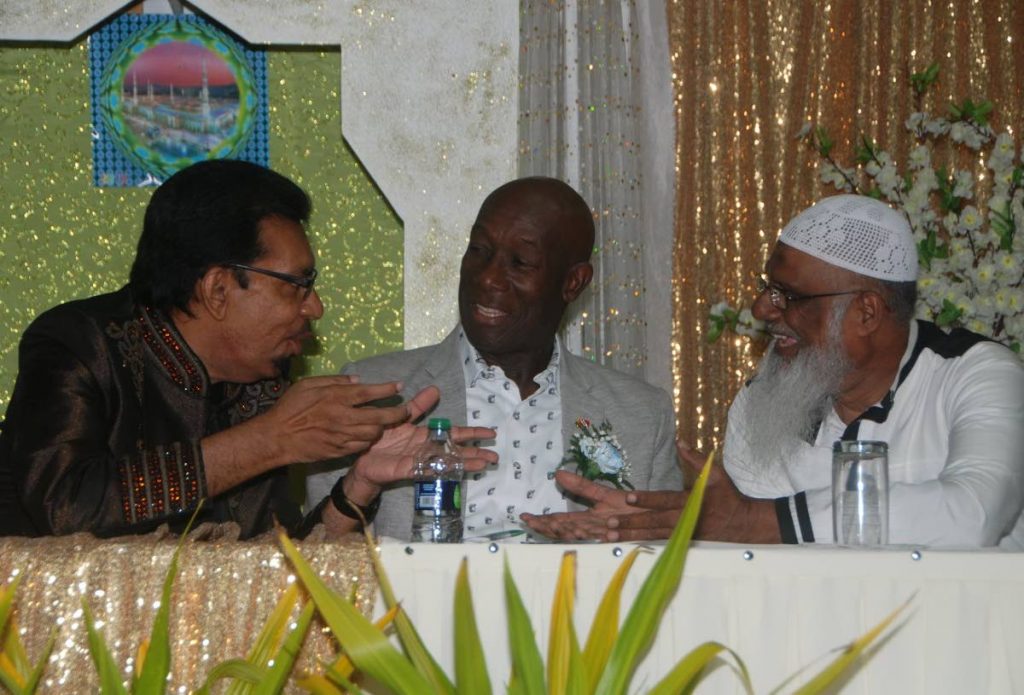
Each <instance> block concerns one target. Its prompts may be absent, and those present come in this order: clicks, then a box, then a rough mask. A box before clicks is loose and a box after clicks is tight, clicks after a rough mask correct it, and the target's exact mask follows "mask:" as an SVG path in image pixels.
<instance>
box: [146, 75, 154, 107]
mask: <svg viewBox="0 0 1024 695" xmlns="http://www.w3.org/2000/svg"><path fill="white" fill-rule="evenodd" d="M146 97H148V98H149V102H150V103H153V83H152V82H150V81H149V80H146Z"/></svg>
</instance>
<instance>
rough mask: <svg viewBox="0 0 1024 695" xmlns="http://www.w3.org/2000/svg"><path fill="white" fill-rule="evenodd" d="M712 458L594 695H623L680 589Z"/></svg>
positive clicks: (631, 611)
mask: <svg viewBox="0 0 1024 695" xmlns="http://www.w3.org/2000/svg"><path fill="white" fill-rule="evenodd" d="M714 455H715V452H714V451H712V452H711V453H710V454H708V458H707V461H706V462H705V463H704V469H703V470H702V471H701V474H700V476H698V478H697V481H696V482H695V483H694V485H693V489H692V490H691V491H690V496H689V498H688V499H687V500H686V507H685V508H684V509H683V513H682V514H681V515H680V517H679V521H678V523H677V524H676V528H675V530H673V531H672V536H671V537H670V538H669V540H668V543H667V544H666V545H665V547H664V549H663V550H662V552H661V556H660V557H659V558H658V560H657V561H656V562H655V563H654V566H653V567H652V568H651V571H650V573H649V574H648V575H647V579H645V580H644V583H643V585H642V586H641V587H640V591H639V592H638V593H637V595H636V598H635V599H634V600H633V605H632V606H631V607H630V609H629V613H628V614H627V615H626V620H625V622H624V623H623V625H622V629H621V630H620V631H619V638H618V639H617V640H616V641H615V646H614V647H613V648H612V653H611V655H610V656H609V657H608V665H607V667H605V670H604V673H603V674H602V675H601V679H600V681H599V682H598V685H597V691H596V692H597V693H599V694H600V695H618V694H619V693H624V692H626V688H627V686H628V685H629V680H630V678H631V677H632V675H633V670H634V669H635V668H636V664H637V660H638V657H639V655H640V654H641V653H642V652H643V651H644V650H646V649H647V647H648V646H649V645H650V643H651V640H653V639H654V633H655V631H656V630H657V628H658V623H659V622H660V621H661V617H662V614H663V613H664V612H665V607H666V606H667V605H668V602H669V599H671V598H672V595H673V594H674V593H675V592H676V589H678V587H679V582H680V580H681V579H682V576H683V567H684V566H685V564H686V553H687V550H689V546H690V539H691V538H693V531H694V529H695V528H696V527H697V518H698V516H699V515H700V506H701V502H702V501H703V499H704V488H705V487H706V486H707V481H708V475H709V474H710V472H711V462H712V459H713V457H714Z"/></svg>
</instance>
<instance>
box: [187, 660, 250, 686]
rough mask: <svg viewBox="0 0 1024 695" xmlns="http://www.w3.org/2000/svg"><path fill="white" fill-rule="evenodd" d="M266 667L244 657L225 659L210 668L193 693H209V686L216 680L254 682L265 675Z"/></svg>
mask: <svg viewBox="0 0 1024 695" xmlns="http://www.w3.org/2000/svg"><path fill="white" fill-rule="evenodd" d="M266 672H267V669H266V668H265V667H263V666H258V665H256V664H254V663H251V662H249V661H247V660H245V659H225V660H224V661H221V662H220V663H218V664H217V665H216V666H214V667H213V668H211V669H210V671H209V673H207V674H206V680H204V681H203V684H202V685H201V686H200V687H199V690H197V691H196V693H195V695H209V693H210V688H212V687H213V684H214V683H216V682H217V681H220V680H224V679H225V678H231V679H234V680H236V681H243V682H245V683H247V684H253V685H254V684H256V683H259V682H260V680H261V679H262V678H263V677H264V676H265V675H266Z"/></svg>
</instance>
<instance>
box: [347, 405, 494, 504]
mask: <svg viewBox="0 0 1024 695" xmlns="http://www.w3.org/2000/svg"><path fill="white" fill-rule="evenodd" d="M439 398H440V393H439V392H438V390H437V388H436V387H434V386H428V387H427V388H425V389H423V390H422V391H420V392H419V393H417V394H416V395H415V396H413V397H412V398H411V399H410V400H409V402H408V405H409V419H408V420H407V421H406V422H403V423H401V424H399V425H395V426H392V427H389V428H387V429H385V430H384V433H383V434H382V435H381V437H380V439H379V440H377V441H376V442H374V444H373V445H372V446H370V448H369V449H367V450H366V451H365V452H364V453H363V454H362V455H361V456H360V457H359V458H358V459H357V460H356V462H355V465H353V467H352V470H351V471H349V473H347V474H346V475H355V476H356V478H357V479H358V480H359V481H360V482H362V483H364V484H368V485H372V486H376V487H378V488H380V487H383V486H384V485H387V484H389V483H393V482H397V481H399V480H407V479H409V478H411V477H412V474H413V468H414V466H415V461H414V456H415V454H416V452H417V451H418V450H419V448H420V446H422V445H423V443H424V442H425V441H426V440H427V437H428V436H429V431H428V430H427V428H426V427H422V426H417V425H414V424H413V423H414V422H415V421H417V420H419V419H420V418H421V417H422V416H423V414H424V413H425V412H427V411H428V410H430V409H431V408H432V407H433V406H434V404H435V403H437V401H438V399H439ZM451 433H452V441H454V442H455V443H456V444H459V443H462V442H467V441H472V440H477V439H493V438H494V436H495V432H494V430H492V429H490V428H487V427H457V426H453V427H452V430H451ZM459 453H460V454H461V455H462V459H463V462H464V464H465V469H466V471H469V472H474V471H480V470H483V469H484V468H486V467H487V465H489V464H492V463H497V461H498V454H496V453H495V452H493V451H491V450H490V449H484V448H481V447H475V446H460V447H459Z"/></svg>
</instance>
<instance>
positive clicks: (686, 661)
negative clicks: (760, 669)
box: [648, 642, 753, 695]
mask: <svg viewBox="0 0 1024 695" xmlns="http://www.w3.org/2000/svg"><path fill="white" fill-rule="evenodd" d="M722 652H728V653H729V654H730V655H732V658H733V659H735V660H736V665H737V666H738V667H739V671H740V678H741V679H742V681H743V686H744V688H746V691H747V692H748V693H752V692H753V686H751V684H750V674H748V673H747V666H746V664H744V663H743V660H742V659H741V658H740V657H739V655H738V654H737V653H736V652H734V651H733V650H731V649H729V648H728V647H727V646H725V645H724V644H719V643H718V642H705V643H704V644H701V645H698V646H697V647H695V648H694V649H693V650H692V651H691V652H690V653H689V654H687V655H686V656H684V657H683V658H682V659H680V660H679V663H677V664H676V665H675V667H674V668H673V669H672V670H671V671H669V673H668V675H666V676H665V677H664V678H662V679H661V681H659V682H658V684H657V685H655V686H654V687H653V688H652V689H651V691H650V692H649V693H648V695H675V694H676V693H684V692H691V691H692V690H693V688H694V687H696V685H697V683H699V682H700V679H701V675H702V674H703V672H704V667H706V666H707V665H708V664H709V663H711V662H712V661H713V660H714V659H715V658H717V657H718V655H719V654H720V653H722Z"/></svg>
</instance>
